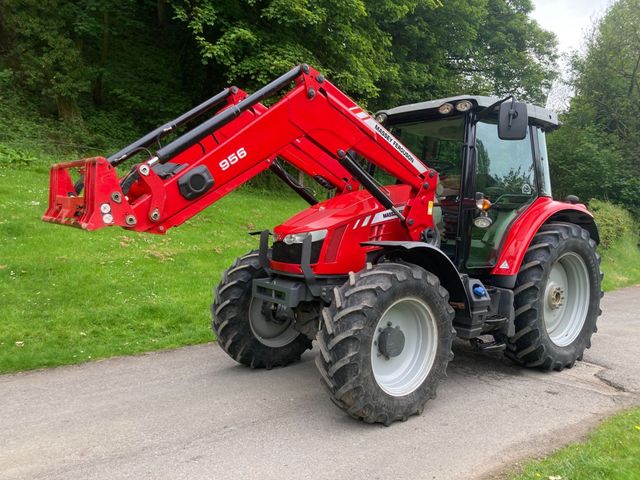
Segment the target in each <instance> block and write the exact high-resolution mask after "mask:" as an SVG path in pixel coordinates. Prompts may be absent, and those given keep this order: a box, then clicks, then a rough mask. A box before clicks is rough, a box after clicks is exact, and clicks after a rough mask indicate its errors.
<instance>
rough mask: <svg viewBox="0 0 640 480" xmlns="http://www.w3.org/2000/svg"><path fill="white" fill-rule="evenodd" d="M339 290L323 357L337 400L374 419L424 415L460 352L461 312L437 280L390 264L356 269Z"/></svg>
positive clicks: (328, 317)
mask: <svg viewBox="0 0 640 480" xmlns="http://www.w3.org/2000/svg"><path fill="white" fill-rule="evenodd" d="M334 295H335V300H334V302H333V303H332V304H331V306H330V307H327V308H325V309H324V311H323V315H322V316H323V322H322V325H321V329H320V332H319V333H318V337H317V338H318V345H319V347H320V352H319V354H318V357H317V359H316V364H317V366H318V370H319V371H320V374H321V376H322V378H323V380H324V383H325V385H326V386H327V388H328V389H329V393H330V395H331V399H332V400H333V402H334V403H335V404H336V405H338V406H339V407H340V408H341V409H343V410H345V411H346V412H347V413H348V414H349V415H351V416H352V417H354V418H358V419H362V420H364V421H365V422H369V423H374V422H380V423H384V424H385V425H389V424H390V423H391V422H394V421H396V420H406V419H407V418H408V417H409V416H410V415H414V414H419V413H421V412H422V410H423V409H424V405H425V403H426V402H427V400H429V399H430V398H433V397H435V394H436V387H437V385H438V383H439V382H440V380H441V379H442V377H443V376H444V375H445V371H446V367H447V364H448V363H449V360H450V359H451V358H452V356H453V354H452V353H451V342H452V340H453V336H454V331H453V328H452V326H451V322H452V320H453V315H454V313H453V309H452V308H451V306H450V305H449V303H448V302H449V294H448V293H447V291H446V290H445V289H444V288H443V287H441V286H440V282H439V280H438V278H437V277H436V276H435V275H433V274H431V273H429V272H427V271H425V270H424V269H422V268H420V267H418V266H415V265H408V264H400V263H383V264H379V265H376V266H373V267H371V266H369V267H368V268H367V269H366V270H363V271H361V272H359V273H357V274H352V275H350V278H349V281H348V282H347V283H346V284H345V285H343V286H342V287H340V288H336V289H335V291H334Z"/></svg>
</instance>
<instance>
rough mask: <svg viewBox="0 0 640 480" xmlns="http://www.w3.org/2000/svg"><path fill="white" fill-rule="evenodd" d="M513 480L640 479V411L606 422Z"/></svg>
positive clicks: (536, 463) (513, 477)
mask: <svg viewBox="0 0 640 480" xmlns="http://www.w3.org/2000/svg"><path fill="white" fill-rule="evenodd" d="M510 478H512V479H513V480H539V479H543V480H548V479H552V480H553V479H555V480H560V479H562V480H637V479H638V478H640V408H635V409H632V410H628V411H625V412H622V413H620V414H618V415H616V416H614V417H611V418H609V419H608V420H605V421H604V422H603V423H602V424H601V425H600V426H599V427H598V428H597V429H596V430H595V431H594V432H593V433H591V434H590V435H589V436H588V438H587V439H586V440H585V441H584V442H579V443H574V444H571V445H569V446H568V447H566V448H563V449H562V450H559V451H558V452H556V453H554V454H553V455H551V456H549V457H547V458H545V459H543V460H535V461H531V462H529V463H527V464H526V465H525V466H524V467H523V469H522V472H521V473H520V474H517V475H514V476H512V477H510Z"/></svg>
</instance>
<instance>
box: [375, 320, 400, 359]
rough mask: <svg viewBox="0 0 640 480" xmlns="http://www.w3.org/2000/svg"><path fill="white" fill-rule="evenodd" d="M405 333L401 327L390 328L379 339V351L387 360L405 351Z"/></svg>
mask: <svg viewBox="0 0 640 480" xmlns="http://www.w3.org/2000/svg"><path fill="white" fill-rule="evenodd" d="M404 341H405V339H404V333H402V330H400V327H395V328H394V327H391V326H388V327H387V328H385V329H384V330H382V333H380V336H379V337H378V351H379V352H380V353H381V354H382V355H384V356H385V357H386V358H387V359H389V358H393V357H397V356H398V355H400V354H401V353H402V350H404Z"/></svg>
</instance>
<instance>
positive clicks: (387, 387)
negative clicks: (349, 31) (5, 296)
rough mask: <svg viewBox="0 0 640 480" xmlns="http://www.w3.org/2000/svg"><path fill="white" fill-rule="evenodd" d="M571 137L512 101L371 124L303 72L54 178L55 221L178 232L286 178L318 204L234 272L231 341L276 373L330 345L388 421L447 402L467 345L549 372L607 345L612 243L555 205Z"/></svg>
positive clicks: (412, 110)
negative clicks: (557, 136) (246, 192)
mask: <svg viewBox="0 0 640 480" xmlns="http://www.w3.org/2000/svg"><path fill="white" fill-rule="evenodd" d="M273 95H278V96H279V99H278V100H277V101H275V103H273V104H272V105H271V106H270V107H266V106H264V105H263V104H262V103H260V102H261V101H262V100H264V99H265V98H267V97H269V96H273ZM211 111H216V113H215V114H214V115H205V114H206V113H207V112H211ZM197 117H201V118H203V117H204V120H202V121H201V123H200V124H199V125H198V126H196V127H195V128H192V129H191V130H188V131H187V132H186V133H184V134H182V135H180V136H178V137H177V138H175V139H174V140H172V141H171V142H169V143H167V144H166V145H164V146H160V148H158V149H156V150H155V151H154V152H152V151H150V149H151V148H154V147H153V145H156V144H159V143H160V140H161V139H162V137H164V136H165V135H167V134H169V133H171V132H174V131H175V130H176V129H177V128H178V127H180V126H181V125H184V124H185V123H187V122H192V121H193V120H194V119H195V118H197ZM557 126H558V120H557V117H556V115H555V114H554V113H553V112H550V111H548V110H545V109H543V108H540V107H536V106H533V105H527V104H524V103H521V102H517V101H516V100H515V99H514V98H513V97H507V98H506V99H502V100H499V99H495V98H489V97H478V96H460V97H454V98H446V99H442V100H434V101H428V102H423V103H416V104H412V105H405V106H401V107H396V108H392V109H389V110H384V111H381V112H379V113H378V114H377V115H376V116H375V117H373V116H371V115H369V114H368V113H367V112H366V111H364V110H363V109H362V108H360V107H359V106H358V105H357V104H355V103H354V102H353V101H352V100H351V99H350V98H348V97H347V96H346V95H345V94H344V93H342V92H341V91H340V90H338V89H337V88H336V87H335V86H334V85H332V84H331V83H330V82H328V81H327V80H326V79H325V78H324V77H323V76H322V75H321V74H319V73H318V72H317V71H315V70H314V69H313V68H310V67H309V66H307V65H300V66H298V67H296V68H294V69H293V70H291V71H290V72H288V73H286V74H285V75H283V76H282V77H280V78H278V79H277V80H275V81H273V82H272V83H270V84H268V85H266V86H265V87H263V88H262V89H260V90H258V91H256V92H255V93H253V94H251V95H247V94H246V93H244V92H243V91H241V90H239V89H237V88H236V87H231V88H228V89H225V90H223V91H222V92H221V93H219V94H218V95H216V96H214V97H213V98H211V99H210V100H208V101H206V102H204V103H203V104H201V105H199V106H198V107H196V108H194V109H193V110H191V111H189V112H187V113H185V114H184V115H182V116H181V117H179V118H177V119H175V120H173V121H172V122H169V123H167V124H165V125H163V126H162V127H159V128H158V129H156V130H154V131H152V132H150V133H149V134H147V135H146V136H144V137H142V138H141V139H139V140H138V141H136V142H134V143H133V144H131V145H130V146H128V147H126V148H124V149H123V150H121V151H119V152H118V153H116V154H114V155H112V156H111V157H109V158H103V157H98V158H91V159H85V160H81V161H78V162H71V163H63V164H58V165H54V166H53V167H52V170H51V184H50V198H49V208H48V210H47V212H46V213H45V215H44V220H46V221H49V222H53V223H60V224H65V225H72V226H76V227H80V228H84V229H86V230H95V229H98V228H102V227H106V226H114V225H118V226H120V227H123V228H125V229H128V230H135V231H145V232H151V233H160V234H161V233H165V232H166V231H167V229H169V228H171V227H174V226H177V225H180V224H181V223H183V222H184V221H186V220H187V219H189V218H191V217H193V216H194V215H196V214H197V213H198V212H199V211H201V210H202V209H204V208H205V207H207V206H209V205H211V204H212V203H214V202H215V201H217V200H218V199H219V198H221V197H222V196H223V195H225V194H227V193H229V192H230V191H232V190H234V189H235V188H237V187H238V186H240V185H242V184H243V183H245V182H246V181H248V180H250V179H251V178H253V177H255V176H256V175H257V174H259V173H260V172H262V171H264V170H267V169H269V170H271V171H272V172H274V173H275V174H276V175H277V176H279V177H280V178H281V179H282V180H283V181H284V183H285V184H287V185H288V186H289V187H291V188H292V189H293V190H294V191H296V192H297V193H298V194H300V195H301V196H302V197H303V198H304V199H305V200H306V201H308V203H310V204H311V206H310V207H309V208H308V209H306V210H304V211H302V212H300V213H298V214H297V215H295V216H294V217H292V218H290V219H289V220H287V221H285V222H284V223H283V224H281V225H278V226H277V227H275V228H274V229H273V230H272V231H270V230H264V231H262V232H256V233H255V234H256V235H257V236H258V238H259V248H257V249H256V250H254V251H251V252H249V253H247V254H246V255H243V256H241V257H240V258H238V259H236V261H235V262H234V263H233V265H231V267H230V268H229V269H228V270H227V271H225V272H224V274H223V276H222V280H221V282H220V284H219V285H218V287H217V288H216V291H215V298H214V302H213V306H212V312H213V329H214V331H215V332H216V334H217V338H218V344H219V345H220V346H221V347H222V349H223V350H224V351H225V352H227V353H228V354H229V355H230V356H231V357H232V358H233V359H235V360H236V361H237V362H239V363H241V364H244V365H248V366H250V367H254V368H266V369H270V368H272V367H278V366H285V365H288V364H290V363H292V362H294V361H296V360H298V359H299V358H300V356H301V355H302V353H303V352H305V351H306V350H307V349H310V348H311V344H312V341H313V340H314V339H315V340H316V342H317V346H318V355H317V361H316V363H317V366H318V370H319V371H320V375H321V377H322V379H323V382H324V384H325V385H326V387H327V389H328V391H329V394H330V396H331V399H332V400H333V401H334V403H335V404H336V405H338V406H339V407H340V408H342V409H343V410H345V411H346V412H347V413H348V414H349V415H351V416H352V417H355V418H358V419H362V420H364V421H366V422H381V423H384V424H387V425H388V424H389V423H391V422H393V421H396V420H405V419H407V417H409V416H410V415H413V414H416V413H421V412H422V410H423V408H424V405H425V403H426V402H427V400H429V399H430V398H433V397H434V396H435V393H436V387H437V385H438V383H439V382H440V380H441V378H442V377H443V376H444V375H445V371H446V368H447V364H448V363H449V361H450V360H451V359H452V358H453V354H452V351H451V343H452V341H453V338H454V336H456V335H457V336H458V337H461V338H464V339H469V340H470V341H471V342H472V343H474V344H475V345H476V346H477V347H478V348H480V349H481V350H485V351H504V353H505V355H507V356H508V357H509V358H511V359H513V360H514V361H515V362H517V363H519V364H522V365H525V366H528V367H537V368H541V369H544V370H562V369H563V368H569V367H571V366H572V365H573V364H574V362H575V361H576V360H580V359H581V358H582V355H583V352H584V350H585V349H586V348H588V347H589V346H590V340H591V336H592V334H593V332H595V331H596V319H597V317H598V315H599V314H600V313H601V312H600V308H599V304H600V298H601V296H602V293H601V289H600V283H601V280H602V274H601V272H600V267H599V263H600V257H599V256H598V254H597V253H596V246H597V243H598V241H599V238H598V230H597V227H596V224H595V223H594V220H593V217H592V215H591V214H590V213H589V212H588V210H587V209H586V207H585V206H584V205H582V204H580V203H578V199H577V198H575V197H569V198H567V199H566V200H565V201H562V202H560V201H554V200H553V199H552V198H551V186H550V178H549V163H548V158H547V150H546V143H545V132H547V131H549V130H552V129H554V128H556V127H557ZM140 152H146V153H147V155H148V157H147V158H146V160H145V161H143V162H142V163H139V164H136V165H135V166H134V167H133V168H132V169H131V170H130V171H129V172H128V173H127V174H125V175H123V176H122V177H121V178H119V177H118V175H117V173H116V169H115V167H116V166H117V165H119V164H121V163H123V162H124V161H126V160H128V159H130V158H131V157H132V156H134V155H135V154H137V153H140ZM282 162H287V163H289V164H290V165H291V166H293V167H295V168H297V169H299V170H301V171H303V172H304V173H305V174H307V175H308V176H310V177H311V178H313V179H314V180H315V181H316V182H317V183H318V185H319V186H320V187H321V188H323V189H326V191H327V192H328V195H327V197H328V198H327V199H326V200H323V201H318V200H317V199H316V198H315V196H314V195H313V194H312V193H311V191H310V190H308V189H305V188H304V187H303V186H301V185H300V184H298V183H297V182H296V181H295V180H294V178H293V177H292V176H291V175H290V174H289V173H288V172H287V171H286V170H285V169H284V168H283V166H282ZM72 170H78V171H79V172H80V174H81V178H80V179H79V180H77V181H76V182H75V183H74V182H73V180H72V177H71V175H70V173H72V172H71V171H72Z"/></svg>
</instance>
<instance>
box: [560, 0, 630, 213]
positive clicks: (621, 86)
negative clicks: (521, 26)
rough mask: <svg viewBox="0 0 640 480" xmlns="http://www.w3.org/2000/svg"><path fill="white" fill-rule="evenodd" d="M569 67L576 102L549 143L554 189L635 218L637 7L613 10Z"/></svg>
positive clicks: (620, 5) (623, 3) (626, 0)
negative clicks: (620, 207)
mask: <svg viewBox="0 0 640 480" xmlns="http://www.w3.org/2000/svg"><path fill="white" fill-rule="evenodd" d="M572 68H573V74H572V79H573V80H572V81H573V87H574V88H575V96H574V97H573V99H572V100H571V103H570V108H569V111H568V112H567V114H566V115H565V116H564V117H563V121H564V123H565V126H564V127H563V128H561V129H560V130H559V131H558V132H557V133H554V134H553V135H551V136H550V139H549V140H550V154H551V161H552V163H551V167H552V172H553V174H554V175H553V180H554V189H555V191H556V193H561V194H566V193H575V194H577V195H580V196H581V197H582V198H583V199H584V200H588V199H589V198H592V197H594V198H601V199H605V200H610V201H613V202H616V203H621V204H623V205H625V206H626V207H627V208H629V209H631V210H633V211H635V212H636V213H640V209H639V208H638V206H637V199H638V198H639V197H640V179H639V178H638V173H639V172H640V107H639V105H640V84H639V82H640V71H639V69H640V0H620V1H619V2H617V3H616V4H614V5H613V6H612V7H611V8H610V9H609V10H608V11H607V12H606V14H605V15H604V16H603V17H602V19H601V20H600V21H599V22H598V24H597V25H596V26H595V28H594V30H593V32H592V34H591V35H590V36H589V37H588V38H587V44H586V50H585V53H584V54H582V55H574V57H573V60H572Z"/></svg>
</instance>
